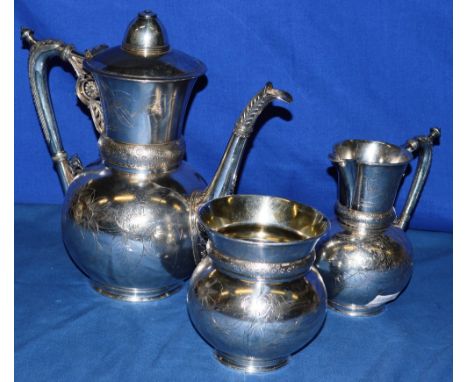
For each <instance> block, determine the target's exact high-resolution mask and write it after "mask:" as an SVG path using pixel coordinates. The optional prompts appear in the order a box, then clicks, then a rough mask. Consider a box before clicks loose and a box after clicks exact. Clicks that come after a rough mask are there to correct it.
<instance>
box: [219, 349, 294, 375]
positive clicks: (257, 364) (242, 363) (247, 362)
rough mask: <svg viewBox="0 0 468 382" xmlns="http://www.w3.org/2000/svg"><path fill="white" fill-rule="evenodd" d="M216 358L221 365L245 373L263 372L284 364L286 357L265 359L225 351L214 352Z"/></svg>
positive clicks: (286, 361) (286, 360)
mask: <svg viewBox="0 0 468 382" xmlns="http://www.w3.org/2000/svg"><path fill="white" fill-rule="evenodd" d="M215 357H216V359H217V360H218V361H219V362H221V363H222V364H223V365H225V366H228V367H231V368H233V369H236V370H242V371H244V372H246V373H264V372H268V371H273V370H276V369H279V368H280V367H283V366H285V365H286V364H287V363H288V359H287V358H281V359H274V360H266V359H259V358H253V357H236V356H230V355H227V354H225V353H220V352H217V351H216V352H215Z"/></svg>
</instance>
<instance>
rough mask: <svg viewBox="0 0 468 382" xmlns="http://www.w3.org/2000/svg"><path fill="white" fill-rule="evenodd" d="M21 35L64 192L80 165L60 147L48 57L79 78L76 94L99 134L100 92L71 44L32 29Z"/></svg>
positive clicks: (101, 121) (36, 98)
mask: <svg viewBox="0 0 468 382" xmlns="http://www.w3.org/2000/svg"><path fill="white" fill-rule="evenodd" d="M21 38H22V39H23V41H25V42H26V43H27V44H28V45H29V47H30V53H29V82H30V85H31V92H32V94H33V99H34V104H35V106H36V110H37V113H38V115H39V120H40V123H41V127H42V131H43V133H44V138H45V140H46V142H47V145H48V148H49V151H50V155H51V156H52V160H53V161H54V162H55V164H56V168H57V172H58V174H59V177H60V181H61V184H62V188H63V190H64V191H65V190H66V189H67V188H68V186H69V184H70V183H71V182H72V181H73V179H74V178H75V176H76V175H77V174H78V173H79V172H80V171H81V169H82V165H81V161H80V160H79V158H78V157H73V158H71V159H70V160H69V159H68V155H67V153H66V151H65V150H64V149H63V145H62V140H61V137H60V134H59V131H58V128H57V122H56V120H55V115H54V111H53V108H52V102H51V99H50V93H49V83H48V78H47V60H48V59H49V58H51V57H60V58H61V59H62V60H64V61H67V62H69V63H70V65H71V66H72V67H73V70H74V71H75V73H76V75H77V77H78V80H77V83H76V94H77V96H78V98H79V99H80V100H81V101H82V102H83V103H84V104H85V105H86V106H87V107H88V108H89V109H90V111H91V116H92V118H93V122H94V124H95V126H96V129H97V130H98V132H99V133H102V131H103V128H104V125H103V117H102V108H101V104H100V101H99V93H98V90H97V87H96V84H95V82H94V80H93V79H92V77H91V75H90V74H89V73H87V72H86V71H85V70H84V69H83V60H84V56H82V55H81V54H79V53H76V52H75V51H73V47H72V46H71V45H66V44H64V43H63V42H62V41H57V40H42V41H38V40H36V39H34V32H33V31H32V30H30V29H27V28H22V29H21Z"/></svg>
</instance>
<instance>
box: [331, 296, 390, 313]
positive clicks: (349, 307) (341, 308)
mask: <svg viewBox="0 0 468 382" xmlns="http://www.w3.org/2000/svg"><path fill="white" fill-rule="evenodd" d="M328 307H329V308H331V309H333V310H334V311H336V312H339V313H342V314H346V315H348V316H351V317H371V316H376V315H377V314H380V313H382V312H383V311H384V309H385V304H382V305H377V306H365V305H355V304H338V303H337V302H335V301H331V300H328Z"/></svg>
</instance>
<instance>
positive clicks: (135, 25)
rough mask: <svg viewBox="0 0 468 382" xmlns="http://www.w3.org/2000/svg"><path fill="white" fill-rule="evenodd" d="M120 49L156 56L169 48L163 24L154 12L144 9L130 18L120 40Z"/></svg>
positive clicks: (145, 55) (141, 54) (139, 54)
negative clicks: (130, 20)
mask: <svg viewBox="0 0 468 382" xmlns="http://www.w3.org/2000/svg"><path fill="white" fill-rule="evenodd" d="M122 49H123V50H125V51H127V52H129V53H132V54H135V55H138V56H144V57H148V56H158V55H161V54H163V53H165V52H167V51H168V50H169V43H168V39H167V34H166V30H165V28H164V26H163V25H162V24H161V22H160V21H159V20H158V18H157V16H156V14H155V13H154V12H152V11H149V10H145V11H143V12H140V13H139V14H138V16H137V17H136V18H135V19H133V20H132V22H131V23H130V25H129V26H128V28H127V32H126V33H125V36H124V39H123V41H122Z"/></svg>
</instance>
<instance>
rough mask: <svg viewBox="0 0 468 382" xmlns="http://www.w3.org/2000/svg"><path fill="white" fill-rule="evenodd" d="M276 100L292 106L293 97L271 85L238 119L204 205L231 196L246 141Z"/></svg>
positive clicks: (268, 85)
mask: <svg viewBox="0 0 468 382" xmlns="http://www.w3.org/2000/svg"><path fill="white" fill-rule="evenodd" d="M275 99H279V100H281V101H284V102H287V103H290V102H291V101H292V96H291V95H290V94H289V93H287V92H285V91H282V90H278V89H275V88H273V85H272V84H271V83H270V82H267V84H266V85H265V87H264V88H263V89H262V90H260V91H259V92H258V93H257V94H256V95H255V96H254V97H253V98H252V99H251V100H250V102H249V104H248V105H247V106H246V107H245V109H244V110H243V111H242V113H241V115H240V116H239V118H238V120H237V122H236V124H235V127H234V131H233V132H232V135H231V138H230V139H229V143H228V145H227V147H226V150H225V151H224V154H223V158H222V159H221V162H220V164H219V166H218V169H217V170H216V173H215V175H214V177H213V179H212V181H211V183H210V185H209V186H208V188H207V189H206V191H205V192H204V195H203V198H202V200H201V202H206V201H208V200H211V199H215V198H219V197H222V196H226V195H231V194H232V193H233V192H234V190H235V187H236V185H237V179H238V172H239V166H240V163H241V160H242V157H243V154H244V151H245V146H246V144H247V140H248V138H249V137H250V135H251V134H252V132H253V128H254V124H255V121H256V120H257V118H258V116H259V115H260V114H261V113H262V111H263V110H264V109H265V107H266V106H267V105H268V104H270V103H271V102H273V101H274V100H275Z"/></svg>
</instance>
